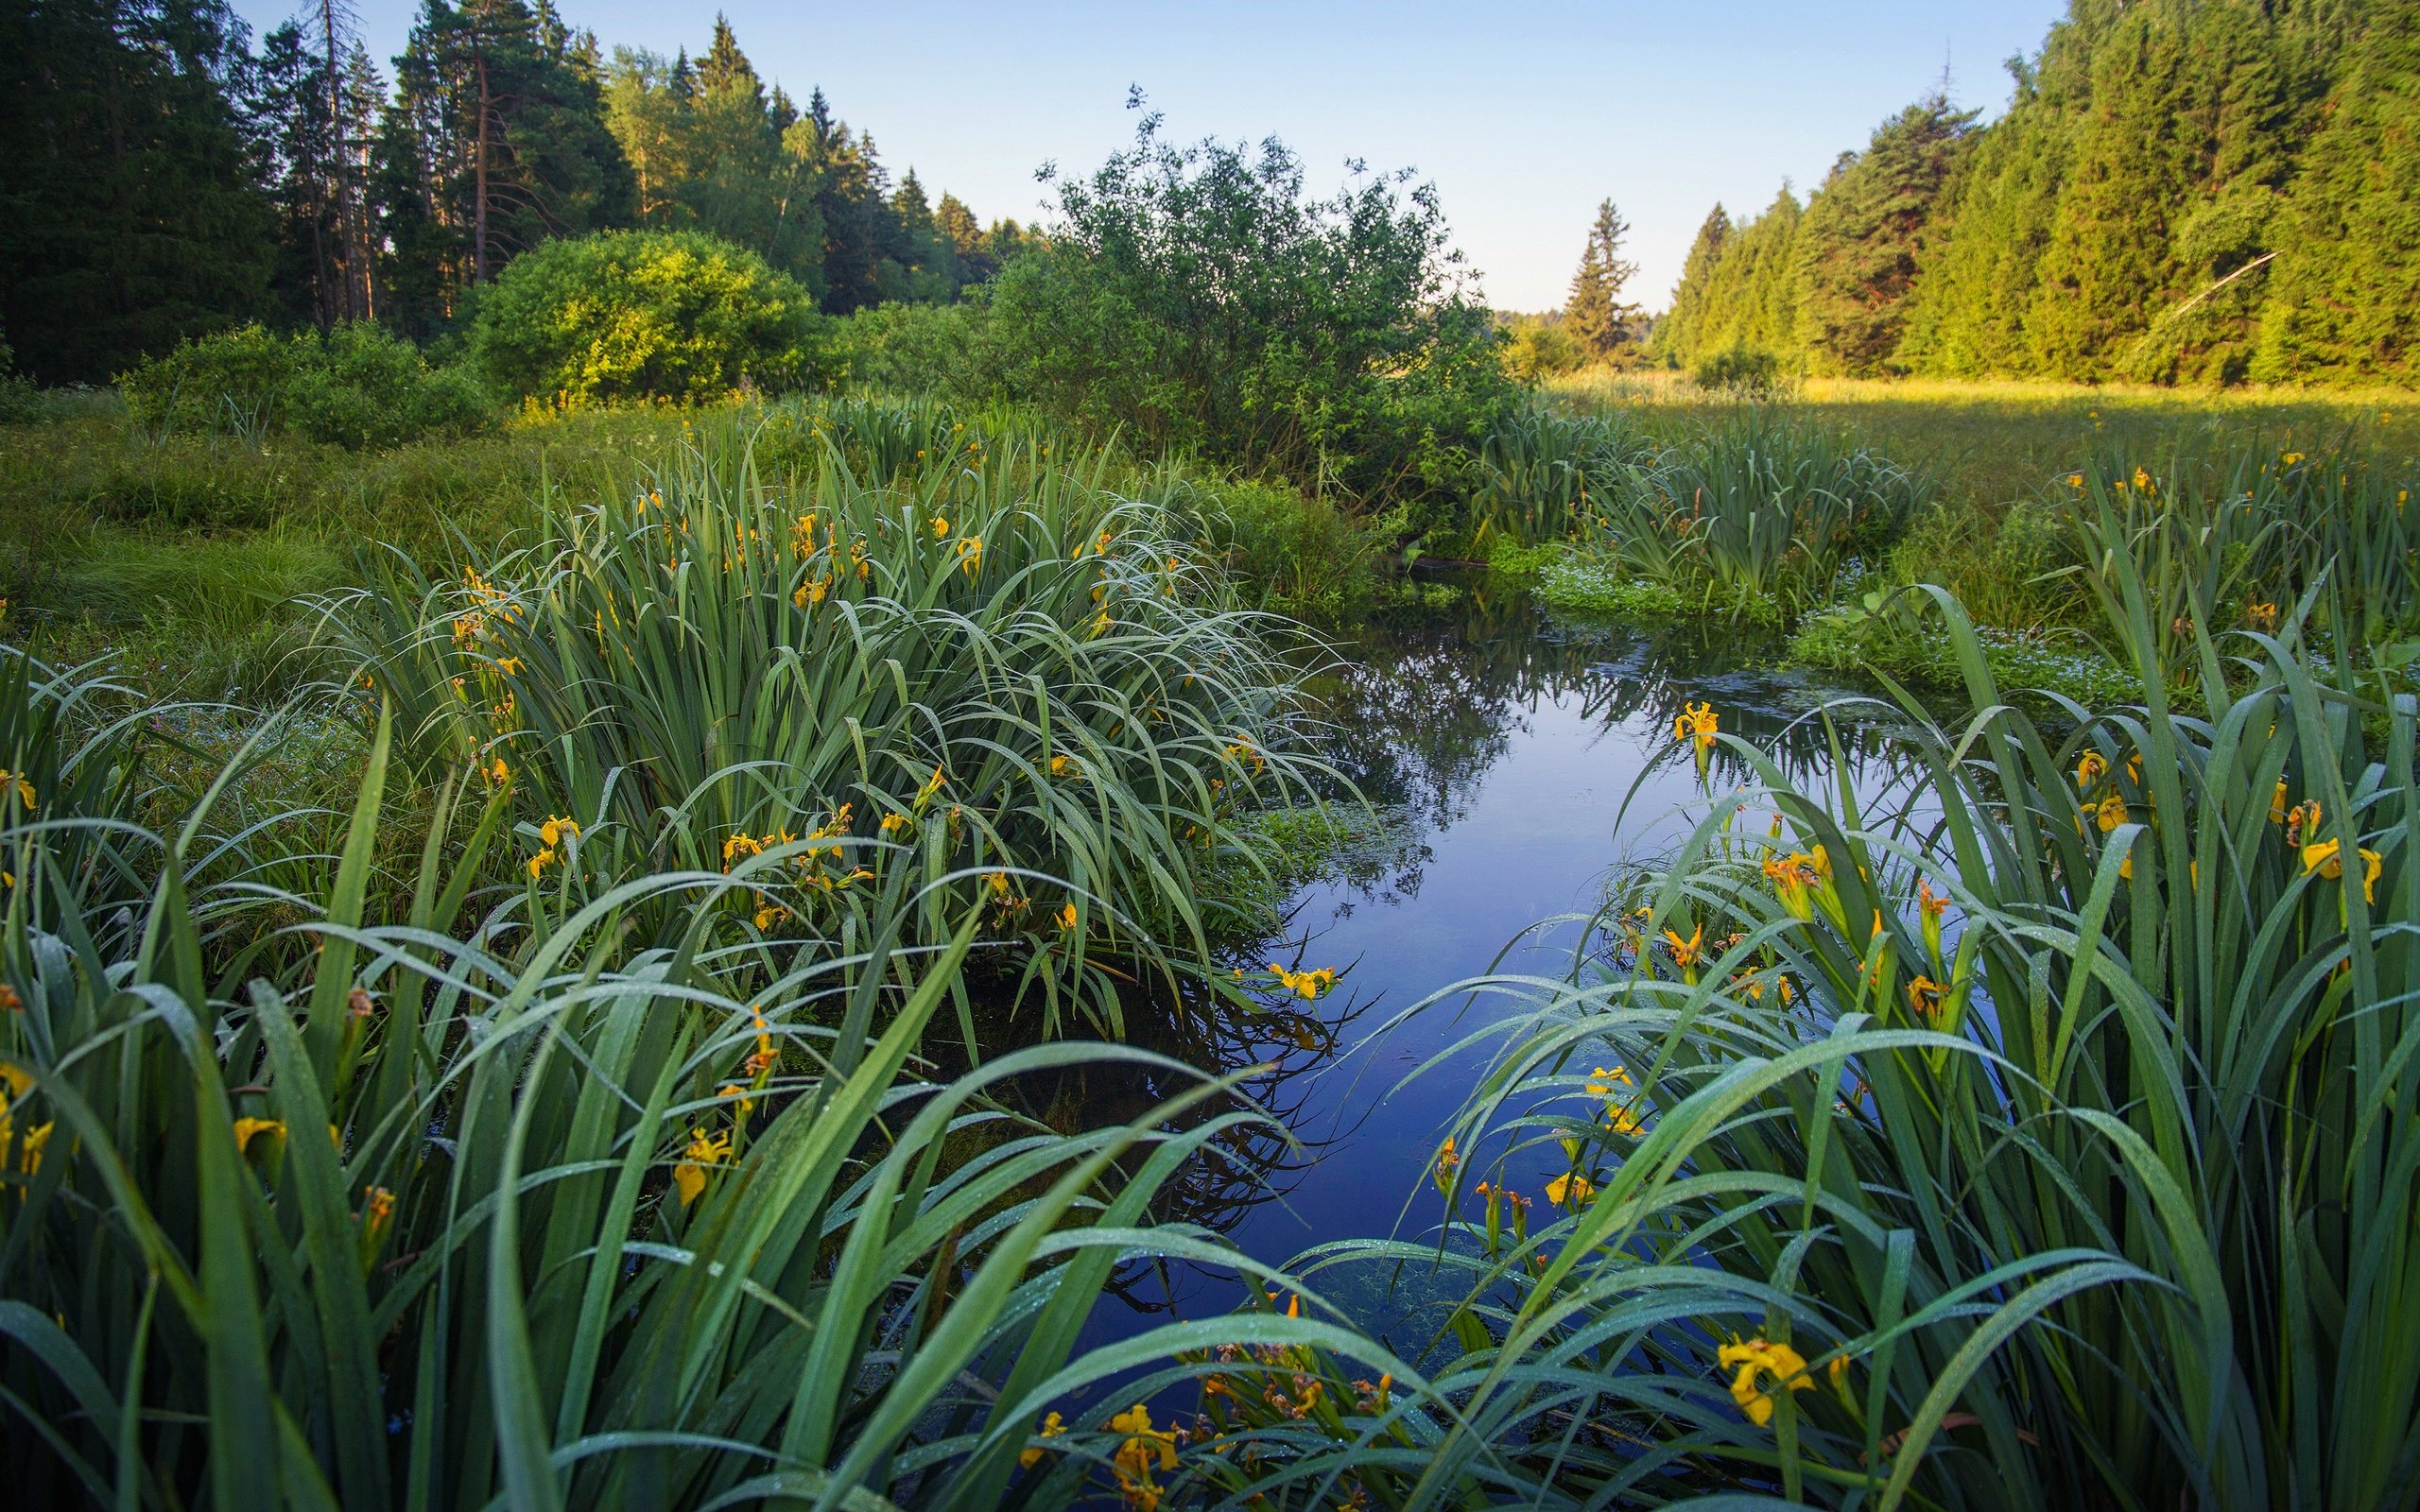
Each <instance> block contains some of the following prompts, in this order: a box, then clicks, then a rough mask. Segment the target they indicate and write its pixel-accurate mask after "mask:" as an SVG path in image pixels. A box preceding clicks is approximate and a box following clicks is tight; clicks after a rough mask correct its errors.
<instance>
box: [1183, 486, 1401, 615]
mask: <svg viewBox="0 0 2420 1512" xmlns="http://www.w3.org/2000/svg"><path fill="white" fill-rule="evenodd" d="M1164 479H1165V481H1160V482H1157V483H1156V484H1155V486H1153V487H1151V488H1150V489H1149V490H1147V491H1148V494H1149V496H1150V497H1152V498H1156V499H1162V500H1165V501H1166V502H1167V504H1168V506H1169V507H1172V508H1175V509H1179V510H1182V511H1184V513H1185V514H1186V515H1189V516H1191V517H1192V518H1193V519H1195V520H1197V521H1199V522H1200V527H1199V528H1200V532H1201V543H1202V546H1203V548H1204V550H1205V551H1206V552H1207V553H1208V554H1209V556H1210V557H1211V558H1212V559H1214V560H1216V561H1218V562H1219V564H1220V565H1221V566H1223V567H1224V568H1225V569H1226V570H1227V571H1228V572H1229V573H1231V574H1233V575H1234V576H1236V579H1237V582H1238V584H1239V585H1240V586H1241V588H1242V589H1243V590H1244V591H1245V592H1247V593H1256V594H1257V595H1258V598H1259V601H1260V605H1261V607H1262V608H1265V609H1270V610H1276V611H1278V612H1281V613H1286V614H1294V615H1299V616H1304V617H1307V618H1317V619H1335V618H1338V617H1340V616H1342V615H1345V614H1349V613H1351V612H1354V611H1356V610H1361V609H1364V608H1366V607H1368V603H1369V599H1370V596H1371V592H1372V588H1373V586H1374V585H1373V579H1374V576H1375V572H1376V567H1377V563H1378V560H1379V558H1381V557H1382V556H1383V555H1384V554H1385V552H1386V551H1387V549H1388V547H1389V546H1391V545H1392V543H1393V541H1394V538H1395V536H1396V534H1397V533H1398V532H1399V531H1400V529H1401V526H1402V524H1403V519H1402V516H1401V514H1400V513H1399V512H1395V511H1389V512H1387V513H1382V514H1378V515H1354V514H1350V513H1348V512H1346V511H1345V510H1343V509H1341V508H1339V507H1337V505H1336V502H1335V501H1334V500H1332V499H1325V498H1310V497H1305V495H1304V494H1303V493H1302V492H1300V491H1299V490H1295V489H1292V488H1288V487H1278V486H1276V485H1272V484H1267V483H1238V482H1213V481H1205V480H1201V479H1197V478H1190V477H1187V476H1185V475H1184V474H1183V472H1181V471H1179V470H1176V469H1169V470H1167V472H1165V474H1164Z"/></svg>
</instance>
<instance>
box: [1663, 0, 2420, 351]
mask: <svg viewBox="0 0 2420 1512" xmlns="http://www.w3.org/2000/svg"><path fill="white" fill-rule="evenodd" d="M2009 67H2010V72H2011V74H2012V75H2013V76H2014V96H2013V98H2012V99H2011V100H2010V103H2009V105H2008V108H2007V110H2006V111H2005V112H2002V113H2001V114H2000V115H1999V116H1998V117H1997V119H1995V120H1993V121H1992V122H1990V123H1989V124H1988V125H1984V124H1979V122H1978V120H1977V118H1976V117H1977V112H1973V111H1970V110H1961V109H1958V108H1956V107H1954V106H1953V105H1952V104H1951V103H1950V102H1949V100H1948V99H1947V98H1946V97H1945V95H1942V94H1935V95H1933V96H1932V97H1930V98H1928V99H1924V100H1919V101H1917V102H1916V103H1915V104H1912V105H1910V106H1909V107H1908V108H1907V109H1906V110H1904V111H1902V112H1899V113H1898V114H1896V115H1894V116H1893V117H1892V118H1891V119H1889V120H1887V121H1885V122H1883V123H1882V124H1881V125H1880V126H1879V127H1877V128H1876V129H1875V132H1874V136H1873V138H1872V140H1870V141H1869V142H1867V143H1866V145H1865V146H1863V147H1862V148H1860V149H1858V150H1855V151H1846V152H1843V153H1842V154H1841V158H1840V160H1839V161H1838V162H1837V163H1834V165H1833V167H1832V169H1831V171H1830V172H1829V173H1827V174H1826V175H1824V181H1823V182H1822V183H1820V184H1817V185H1815V186H1813V187H1812V188H1811V189H1810V190H1809V191H1808V192H1807V193H1806V196H1805V198H1803V199H1802V198H1801V197H1800V196H1799V194H1798V193H1797V192H1795V191H1794V190H1793V189H1792V188H1791V187H1790V186H1789V185H1788V184H1785V185H1783V186H1782V189H1781V192H1780V193H1779V194H1778V195H1776V196H1775V197H1774V198H1773V200H1772V203H1771V204H1770V205H1767V206H1765V207H1763V209H1761V210H1760V211H1755V212H1754V213H1752V214H1750V215H1744V216H1737V217H1735V216H1734V215H1731V214H1730V213H1729V212H1727V211H1726V210H1725V209H1724V208H1723V207H1722V206H1720V205H1717V206H1716V207H1715V208H1714V209H1713V211H1712V212H1711V213H1709V214H1708V215H1707V216H1706V218H1705V223H1704V224H1703V226H1701V227H1700V228H1699V229H1698V233H1697V239H1696V241H1695V243H1694V244H1693V245H1692V246H1691V247H1690V249H1689V255H1688V263H1687V266H1686V268H1685V271H1684V273H1683V275H1682V278H1681V283H1680V286H1679V288H1678V289H1677V290H1676V291H1675V293H1674V295H1673V298H1672V304H1671V309H1670V312H1669V313H1668V315H1667V316H1666V317H1665V318H1664V319H1663V320H1662V321H1661V322H1659V324H1658V325H1657V327H1656V341H1655V345H1656V348H1657V350H1658V352H1661V353H1662V354H1663V355H1665V356H1666V357H1668V359H1670V360H1672V361H1674V362H1677V363H1680V364H1683V365H1688V364H1692V363H1695V362H1697V361H1699V360H1701V359H1702V358H1704V357H1706V356H1708V355H1710V354H1713V353H1717V352H1723V351H1726V350H1729V349H1733V348H1747V349H1755V350H1761V351H1765V352H1772V353H1773V354H1775V355H1776V356H1778V357H1780V358H1782V359H1784V360H1785V361H1787V362H1788V363H1789V365H1790V366H1792V367H1793V368H1796V369H1802V370H1804V371H1806V372H1808V373H1814V374H1825V375H1847V376H1853V377H1872V376H1876V375H1881V374H1889V373H1899V374H1916V375H1922V376H1932V377H1945V378H1976V377H2042V378H2055V379H2063V380H2069V381H2075V380H2082V381H2087V382H2090V381H2101V380H2110V379H2129V380H2135V381H2138V382H2146V383H2157V384H2173V383H2182V384H2201V385H2223V384H2237V383H2243V382H2246V381H2250V382H2254V383H2267V384H2274V383H2295V382H2317V383H2344V382H2389V383H2409V382H2411V379H2412V377H2413V375H2414V373H2415V371H2420V368H2415V364H2420V329H2415V327H2414V324H2413V311H2414V309H2415V302H2416V301H2415V293H2420V286H2415V284H2414V283H2413V280H2414V278H2415V276H2420V275H2415V272H2414V269H2413V266H2412V264H2411V259H2410V256H2409V249H2410V247H2411V214H2412V210H2411V195H2410V189H2409V186H2410V184H2411V180H2412V179H2413V176H2414V175H2415V174H2420V9H2414V8H2412V7H2411V6H2408V5H2400V4H2394V3H2391V0H2390V3H2376V4H2352V3H2338V0H2315V3H2294V4H2279V5H2260V6H2252V5H2223V4H2221V5H2211V4H2204V3H2200V0H2149V3H2135V4H2129V3H2127V0H2091V3H2082V4H2078V5H2076V6H2075V7H2074V8H2073V9H2072V11H2071V13H2070V14H2069V16H2068V17H2067V19H2066V20H2065V21H2063V22H2061V23H2059V24H2058V25H2057V26H2053V27H2052V28H2051V31H2050V35H2049V37H2048V39H2047V40H2046V41H2045V42H2044V43H2043V46H2042V49H2041V51H2040V53H2038V54H2037V55H2035V56H2034V57H2031V58H2019V59H2016V60H2012V61H2011V63H2010V65H2009Z"/></svg>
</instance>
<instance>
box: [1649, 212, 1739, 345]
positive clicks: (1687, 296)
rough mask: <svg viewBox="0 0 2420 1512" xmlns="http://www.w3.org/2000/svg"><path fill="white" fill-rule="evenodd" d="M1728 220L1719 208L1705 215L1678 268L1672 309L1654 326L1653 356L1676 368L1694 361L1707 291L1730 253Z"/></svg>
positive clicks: (1703, 317) (1728, 216) (1701, 328)
mask: <svg viewBox="0 0 2420 1512" xmlns="http://www.w3.org/2000/svg"><path fill="white" fill-rule="evenodd" d="M1730 244H1731V216H1730V215H1728V214H1727V213H1725V212H1724V210H1723V208H1722V206H1721V205H1720V204H1719V203H1718V204H1717V205H1716V206H1715V207H1714V209H1713V210H1712V211H1710V212H1708V213H1707V215H1706V217H1705V219H1704V220H1703V222H1702V223H1700V225H1699V226H1698V233H1697V236H1696V239H1694V240H1693V241H1691V242H1690V243H1689V255H1688V256H1687V257H1686V258H1685V259H1684V260H1683V262H1682V264H1681V282H1680V284H1679V286H1677V287H1676V288H1674V289H1673V291H1672V308H1671V309H1670V311H1668V313H1667V314H1666V315H1665V317H1664V318H1663V319H1662V320H1660V321H1658V322H1656V326H1655V339H1654V341H1653V343H1652V345H1653V347H1654V349H1655V352H1656V355H1657V356H1659V357H1662V358H1665V359H1667V360H1668V361H1670V362H1673V363H1676V364H1685V363H1689V362H1694V361H1696V360H1697V357H1698V353H1699V348H1700V340H1701V335H1702V333H1703V328H1704V324H1705V315H1706V308H1705V301H1706V289H1707V285H1708V284H1709V283H1710V282H1711V281H1712V280H1713V278H1714V270H1715V266H1716V265H1717V264H1719V263H1720V262H1721V261H1722V256H1723V254H1724V253H1725V252H1726V251H1728V250H1730Z"/></svg>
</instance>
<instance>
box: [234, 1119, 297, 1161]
mask: <svg viewBox="0 0 2420 1512" xmlns="http://www.w3.org/2000/svg"><path fill="white" fill-rule="evenodd" d="M262 1134H266V1135H268V1137H269V1139H270V1140H271V1141H273V1142H276V1143H271V1144H270V1146H269V1150H268V1154H269V1158H270V1159H271V1160H275V1159H276V1158H277V1152H278V1150H279V1149H280V1148H282V1147H283V1142H284V1141H285V1120H284V1119H278V1118H239V1119H237V1120H235V1150H236V1153H237V1154H239V1155H249V1154H250V1153H251V1148H252V1140H253V1138H254V1136H256V1135H262Z"/></svg>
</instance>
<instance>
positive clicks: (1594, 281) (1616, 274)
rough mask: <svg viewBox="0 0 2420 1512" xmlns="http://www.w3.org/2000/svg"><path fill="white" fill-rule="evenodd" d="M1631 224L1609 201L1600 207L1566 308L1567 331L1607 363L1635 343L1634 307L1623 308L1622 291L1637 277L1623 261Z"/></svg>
mask: <svg viewBox="0 0 2420 1512" xmlns="http://www.w3.org/2000/svg"><path fill="white" fill-rule="evenodd" d="M1629 232H1630V223H1629V222H1628V221H1625V220H1623V219H1622V216H1621V212H1620V211H1618V210H1616V209H1615V208H1614V202H1613V201H1612V200H1610V199H1607V200H1604V201H1602V202H1600V203H1599V205H1598V206H1597V221H1596V224H1595V225H1593V226H1591V227H1590V228H1589V230H1588V246H1587V249H1585V250H1584V251H1583V252H1582V254H1581V258H1580V269H1579V271H1578V272H1576V273H1574V274H1572V276H1571V294H1570V297H1569V298H1568V299H1567V300H1566V301H1564V307H1563V318H1564V329H1565V330H1567V331H1569V332H1570V333H1571V335H1573V336H1574V337H1575V338H1577V339H1578V341H1579V342H1580V344H1581V346H1582V348H1583V349H1584V350H1585V351H1586V352H1588V354H1589V355H1590V356H1591V357H1593V358H1595V359H1597V360H1599V361H1602V360H1604V359H1606V358H1608V357H1611V356H1613V355H1614V353H1615V352H1616V351H1617V350H1619V349H1620V348H1621V346H1622V345H1623V344H1624V343H1625V342H1627V341H1629V340H1630V338H1631V334H1632V333H1631V319H1632V318H1633V317H1634V316H1635V315H1636V314H1637V313H1638V312H1637V307H1636V306H1635V305H1631V304H1625V303H1623V302H1622V285H1624V284H1625V283H1629V282H1630V280H1631V278H1632V276H1633V275H1634V274H1635V273H1637V271H1638V265H1637V264H1636V263H1633V262H1628V261H1626V260H1624V258H1623V257H1622V255H1621V248H1622V238H1623V237H1624V236H1625V235H1627V234H1629Z"/></svg>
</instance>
